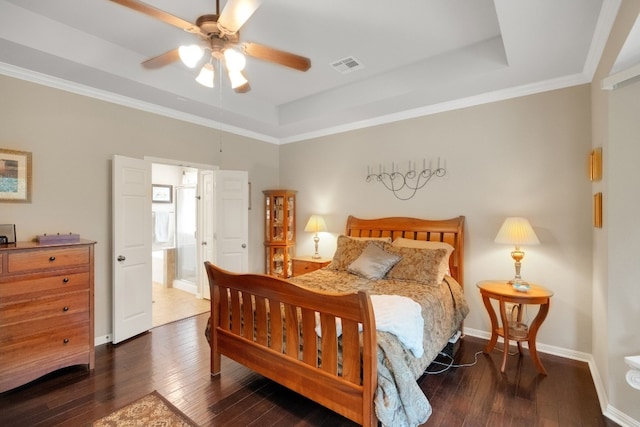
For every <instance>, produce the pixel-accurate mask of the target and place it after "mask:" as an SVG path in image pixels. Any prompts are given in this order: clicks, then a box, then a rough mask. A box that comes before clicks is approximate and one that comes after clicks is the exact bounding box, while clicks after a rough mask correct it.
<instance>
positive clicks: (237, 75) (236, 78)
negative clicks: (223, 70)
mask: <svg viewBox="0 0 640 427" xmlns="http://www.w3.org/2000/svg"><path fill="white" fill-rule="evenodd" d="M229 80H230V81H231V88H232V89H236V88H239V87H240V86H243V85H245V84H247V83H249V81H248V80H247V78H246V77H245V76H244V75H243V74H242V71H231V70H229Z"/></svg>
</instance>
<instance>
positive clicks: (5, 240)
mask: <svg viewBox="0 0 640 427" xmlns="http://www.w3.org/2000/svg"><path fill="white" fill-rule="evenodd" d="M15 242H16V225H15V224H0V245H7V244H10V243H15Z"/></svg>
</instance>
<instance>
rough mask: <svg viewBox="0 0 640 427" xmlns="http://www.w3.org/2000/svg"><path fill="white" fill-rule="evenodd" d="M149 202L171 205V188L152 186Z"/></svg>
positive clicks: (169, 186) (167, 186) (170, 186)
mask: <svg viewBox="0 0 640 427" xmlns="http://www.w3.org/2000/svg"><path fill="white" fill-rule="evenodd" d="M151 201H152V202H153V203H173V186H172V185H161V184H152V185H151Z"/></svg>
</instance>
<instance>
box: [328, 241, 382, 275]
mask: <svg viewBox="0 0 640 427" xmlns="http://www.w3.org/2000/svg"><path fill="white" fill-rule="evenodd" d="M370 243H372V244H374V245H377V246H380V247H384V246H385V245H387V246H390V245H389V244H388V243H385V242H382V241H377V240H374V241H371V240H356V239H352V238H351V237H349V236H345V235H340V236H338V241H337V247H336V252H335V253H334V254H333V259H332V260H331V263H330V264H329V265H328V266H327V268H328V269H330V270H338V271H344V270H346V269H347V268H348V267H349V266H350V265H351V263H352V262H353V261H355V260H356V259H357V258H358V257H359V256H360V254H361V253H362V251H363V250H364V248H366V247H367V245H368V244H370Z"/></svg>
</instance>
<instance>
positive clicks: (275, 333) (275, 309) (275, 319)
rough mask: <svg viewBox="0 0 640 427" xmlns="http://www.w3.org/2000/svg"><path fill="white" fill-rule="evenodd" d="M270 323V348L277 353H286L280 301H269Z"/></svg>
mask: <svg viewBox="0 0 640 427" xmlns="http://www.w3.org/2000/svg"><path fill="white" fill-rule="evenodd" d="M269 308H270V310H271V311H270V313H269V322H270V328H271V330H270V333H271V339H270V340H269V348H271V349H273V350H276V351H279V352H281V351H284V343H283V341H282V336H283V335H282V326H283V324H282V311H281V310H282V307H281V305H280V301H276V300H273V299H270V300H269Z"/></svg>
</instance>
